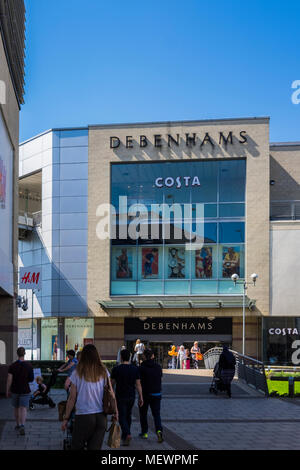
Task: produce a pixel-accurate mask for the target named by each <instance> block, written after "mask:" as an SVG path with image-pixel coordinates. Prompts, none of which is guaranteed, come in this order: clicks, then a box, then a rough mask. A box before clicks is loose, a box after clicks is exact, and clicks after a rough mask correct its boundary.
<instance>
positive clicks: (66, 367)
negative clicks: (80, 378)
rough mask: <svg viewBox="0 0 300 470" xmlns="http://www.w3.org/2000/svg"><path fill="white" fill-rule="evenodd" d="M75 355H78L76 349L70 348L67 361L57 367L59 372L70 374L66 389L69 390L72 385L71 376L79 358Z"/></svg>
mask: <svg viewBox="0 0 300 470" xmlns="http://www.w3.org/2000/svg"><path fill="white" fill-rule="evenodd" d="M75 356H76V353H75V351H73V349H70V350H69V351H67V358H68V360H67V362H65V364H63V365H62V366H60V368H59V369H57V372H67V374H68V377H67V378H66V381H65V390H66V391H67V392H68V390H69V387H70V385H71V380H70V377H71V375H72V373H73V371H74V370H75V369H76V366H77V364H78V360H77V359H76V357H75Z"/></svg>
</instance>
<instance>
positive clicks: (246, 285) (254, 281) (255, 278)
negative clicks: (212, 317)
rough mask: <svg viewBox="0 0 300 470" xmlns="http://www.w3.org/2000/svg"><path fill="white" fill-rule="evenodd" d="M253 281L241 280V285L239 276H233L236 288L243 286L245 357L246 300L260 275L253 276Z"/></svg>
mask: <svg viewBox="0 0 300 470" xmlns="http://www.w3.org/2000/svg"><path fill="white" fill-rule="evenodd" d="M250 277H251V281H248V282H247V281H246V279H244V280H241V281H240V283H239V282H238V281H239V276H238V274H233V275H232V276H231V279H232V281H233V282H234V285H235V286H236V285H237V284H243V356H244V355H245V300H246V291H247V289H248V286H249V285H250V286H255V284H256V281H257V279H258V275H257V274H255V273H253V274H251V276H250Z"/></svg>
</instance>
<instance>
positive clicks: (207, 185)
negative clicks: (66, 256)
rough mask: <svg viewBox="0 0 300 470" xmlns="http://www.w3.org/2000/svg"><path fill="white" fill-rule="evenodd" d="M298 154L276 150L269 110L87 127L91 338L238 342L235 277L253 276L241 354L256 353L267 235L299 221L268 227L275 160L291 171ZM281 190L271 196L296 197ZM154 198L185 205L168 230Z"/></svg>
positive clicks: (111, 343) (104, 346) (264, 301)
mask: <svg viewBox="0 0 300 470" xmlns="http://www.w3.org/2000/svg"><path fill="white" fill-rule="evenodd" d="M293 151H294V152H293ZM295 152H296V157H297V155H298V157H299V158H298V168H299V159H300V152H299V147H297V146H296V150H295V149H294V146H291V147H289V146H287V148H283V147H282V146H281V145H279V144H278V145H274V152H273V153H272V148H271V149H270V144H269V119H268V118H251V119H236V120H234V119H228V120H216V121H197V122H169V123H149V124H129V125H112V126H91V127H90V128H89V175H88V178H89V207H88V213H89V232H88V303H89V308H90V310H91V311H93V312H94V313H95V315H97V316H98V317H99V316H100V317H102V318H101V319H100V318H98V319H97V326H95V328H96V330H95V336H96V337H97V340H98V344H99V348H100V351H101V350H102V352H103V354H104V355H107V354H108V349H110V350H111V353H113V354H114V353H115V352H116V350H117V347H119V346H120V345H121V344H122V342H127V344H129V345H130V346H132V344H133V342H134V341H135V340H136V338H140V339H142V340H143V341H144V342H146V343H147V344H149V345H150V346H151V347H155V349H156V351H157V353H158V354H159V356H160V357H161V358H162V357H167V352H166V351H167V349H168V347H169V345H170V344H172V343H174V344H176V345H180V344H181V343H184V344H185V345H186V346H187V347H189V346H191V345H192V343H193V342H194V341H195V340H198V341H199V342H200V343H201V344H200V346H201V348H202V350H204V351H205V350H206V349H208V348H210V347H212V346H214V345H216V344H220V343H222V342H223V343H227V344H230V345H231V346H232V348H233V349H235V350H237V351H241V350H242V321H243V317H242V312H243V310H242V304H243V295H242V293H243V288H242V285H241V284H239V283H238V284H237V285H236V286H235V285H234V283H233V282H232V280H231V276H232V274H238V276H239V278H240V280H241V279H247V280H250V276H251V274H252V273H257V274H258V276H259V278H258V280H257V282H256V286H255V287H254V286H251V285H249V288H248V289H247V296H246V353H247V354H248V355H250V356H253V357H258V358H261V357H262V341H263V336H264V334H263V330H264V325H263V321H262V319H263V318H264V317H268V316H269V315H270V313H272V312H271V302H272V299H271V297H270V294H271V292H270V285H271V284H270V273H271V271H270V266H271V257H272V249H273V250H274V249H275V250H276V246H275V248H274V247H273V248H272V247H271V246H270V236H271V241H272V231H273V230H275V231H276V233H277V230H278V231H279V233H282V234H283V232H280V230H282V229H283V228H286V229H287V230H288V231H289V230H290V229H294V228H295V227H290V226H289V222H286V225H287V227H284V226H280V224H279V227H277V226H276V223H275V225H274V226H272V222H270V191H272V189H275V188H276V190H277V191H279V193H280V187H281V186H280V185H281V184H282V182H281V181H279V179H280V180H281V179H282V178H283V173H284V175H286V172H284V171H283V169H282V166H281V165H282V162H281V159H282V161H286V159H287V157H288V155H287V154H290V153H291V154H292V156H291V157H290V161H289V160H288V159H287V167H288V168H287V169H286V170H287V171H288V172H290V171H293V165H294V163H295ZM270 153H271V154H272V155H273V154H274V155H273V156H270ZM274 162H275V163H274ZM272 171H273V172H274V174H276V175H277V174H278V175H279V176H278V181H277V182H276V183H275V184H273V182H272V181H271V180H272V178H273V177H272V176H271V172H272ZM297 171H298V177H299V170H297ZM280 172H281V173H280ZM276 178H277V176H276ZM291 178H292V177H291V175H289V177H288V178H287V179H289V180H291ZM274 179H275V176H274ZM270 182H271V183H270ZM284 184H290V181H287V180H286V182H285V183H284ZM276 185H277V186H276ZM294 189H295V188H294ZM279 193H278V194H276V193H275V192H274V195H273V199H274V198H275V200H277V199H280V198H283V199H285V200H286V199H292V198H293V197H295V196H294V195H292V197H290V196H289V195H288V191H287V192H286V194H283V195H282V194H281V193H280V194H279ZM287 196H288V197H287ZM295 199H297V198H296V197H295ZM298 199H300V195H299V196H298ZM103 203H108V204H111V206H112V207H113V209H112V215H113V217H112V224H111V237H110V238H111V239H108V238H107V239H103V238H105V237H103V236H102V233H103V231H104V229H103V226H104V219H105V218H103V215H104V209H103V206H102V204H103ZM161 204H165V205H168V206H171V205H174V204H175V205H177V207H178V206H179V207H181V208H182V213H183V214H184V218H183V221H182V224H181V223H180V221H179V218H180V217H179V215H178V214H175V215H172V213H171V215H170V221H171V223H170V225H171V227H170V230H169V229H168V228H166V227H165V225H166V224H167V222H168V215H167V216H166V214H167V212H165V213H163V215H162V212H160V213H159V210H158V209H157V206H159V205H161ZM199 207H200V209H199ZM185 208H187V209H186V212H185V211H184V210H185ZM198 209H199V210H198ZM138 216H139V220H138V221H137V217H138ZM151 217H152V218H151ZM150 218H151V223H152V226H151V227H150ZM153 220H154V222H153ZM150 228H152V230H151V229H150ZM296 228H297V227H296ZM135 233H138V234H139V236H135ZM298 233H300V232H298ZM178 235H181V236H178ZM193 237H194V238H193ZM195 237H196V238H195ZM101 238H102V239H101ZM275 238H276V237H275ZM195 239H196V243H194V241H193V240H195ZM291 242H292V240H291ZM273 243H276V244H277V243H279V242H278V240H277V238H276V240H275V242H274V241H273ZM281 249H283V247H281ZM275 256H278V254H275ZM273 277H276V273H275V276H274V273H273ZM276 282H277V281H276ZM279 294H280V292H279ZM275 300H276V299H275ZM279 308H280V307H279ZM273 313H274V312H273ZM299 313H300V312H296V311H294V312H291V311H289V312H288V314H289V315H295V316H296V315H297V314H299ZM275 315H281V312H280V311H279V312H278V311H276V312H275ZM277 320H278V319H277ZM271 326H272V325H270V327H271ZM266 341H268V340H267V339H266Z"/></svg>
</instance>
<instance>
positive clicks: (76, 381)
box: [62, 344, 118, 450]
mask: <svg viewBox="0 0 300 470" xmlns="http://www.w3.org/2000/svg"><path fill="white" fill-rule="evenodd" d="M70 381H71V387H70V395H69V398H68V401H67V406H66V412H65V415H64V418H63V419H64V420H63V423H62V430H63V431H65V430H66V429H67V425H68V420H69V419H70V416H71V413H72V411H73V409H74V407H75V406H76V408H75V422H74V429H73V433H72V449H73V450H82V449H84V448H85V447H86V448H87V450H100V449H101V447H102V443H103V439H104V435H105V431H106V426H107V414H113V418H114V419H115V420H116V421H117V420H118V411H117V408H116V400H115V395H114V391H113V389H112V386H111V381H110V377H109V372H108V371H107V369H106V368H105V366H104V365H103V363H102V361H101V358H100V356H99V353H98V351H97V349H96V347H95V346H94V345H93V344H87V345H86V346H84V348H83V350H82V353H81V357H80V362H79V364H78V365H77V367H76V369H75V370H74V372H73V373H72V375H71V377H70Z"/></svg>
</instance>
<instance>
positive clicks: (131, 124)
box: [88, 116, 270, 129]
mask: <svg viewBox="0 0 300 470" xmlns="http://www.w3.org/2000/svg"><path fill="white" fill-rule="evenodd" d="M240 121H244V122H245V121H264V122H266V123H269V121H270V117H269V116H262V117H242V118H220V119H197V120H183V121H148V122H128V123H126V122H124V123H114V124H113V123H111V124H90V125H89V126H88V127H89V129H92V128H94V129H102V128H103V129H107V128H117V127H123V128H126V127H143V126H149V125H152V126H157V127H158V126H167V125H180V124H205V123H210V124H212V123H218V122H240Z"/></svg>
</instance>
